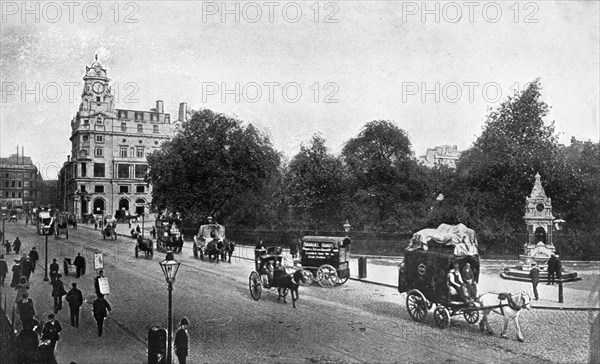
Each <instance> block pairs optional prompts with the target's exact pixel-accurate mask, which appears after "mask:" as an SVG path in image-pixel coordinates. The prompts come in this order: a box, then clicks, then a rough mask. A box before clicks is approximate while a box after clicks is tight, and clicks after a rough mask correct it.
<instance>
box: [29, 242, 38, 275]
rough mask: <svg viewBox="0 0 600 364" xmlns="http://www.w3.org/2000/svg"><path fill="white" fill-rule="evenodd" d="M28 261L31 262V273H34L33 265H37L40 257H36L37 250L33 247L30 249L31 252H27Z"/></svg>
mask: <svg viewBox="0 0 600 364" xmlns="http://www.w3.org/2000/svg"><path fill="white" fill-rule="evenodd" d="M29 260H31V265H32V266H33V267H32V268H33V270H32V272H35V265H36V264H37V261H38V260H40V256H39V255H38V252H37V250H35V246H34V247H33V248H31V251H30V252H29Z"/></svg>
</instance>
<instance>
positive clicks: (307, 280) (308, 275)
mask: <svg viewBox="0 0 600 364" xmlns="http://www.w3.org/2000/svg"><path fill="white" fill-rule="evenodd" d="M302 275H303V276H304V280H305V283H301V284H304V285H307V286H310V285H311V284H313V282H314V281H315V277H314V276H313V274H312V272H311V271H309V270H303V271H302Z"/></svg>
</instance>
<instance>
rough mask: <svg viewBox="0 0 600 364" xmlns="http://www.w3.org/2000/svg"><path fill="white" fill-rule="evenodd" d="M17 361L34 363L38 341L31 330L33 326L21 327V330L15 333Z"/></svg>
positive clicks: (25, 363)
mask: <svg viewBox="0 0 600 364" xmlns="http://www.w3.org/2000/svg"><path fill="white" fill-rule="evenodd" d="M16 344H17V363H18V364H30V363H35V362H36V361H35V360H36V358H35V353H36V351H37V348H38V345H39V344H40V341H39V339H38V336H37V334H36V333H35V331H33V326H31V327H23V330H21V332H20V333H19V335H17V343H16Z"/></svg>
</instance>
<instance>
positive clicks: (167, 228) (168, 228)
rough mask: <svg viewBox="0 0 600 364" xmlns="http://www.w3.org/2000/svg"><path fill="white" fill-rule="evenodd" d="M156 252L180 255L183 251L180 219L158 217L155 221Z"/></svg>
mask: <svg viewBox="0 0 600 364" xmlns="http://www.w3.org/2000/svg"><path fill="white" fill-rule="evenodd" d="M155 226H156V250H158V251H159V252H167V251H169V250H171V251H172V252H173V253H181V249H183V232H182V231H181V228H182V225H181V219H179V218H176V217H160V218H157V219H156V225H155Z"/></svg>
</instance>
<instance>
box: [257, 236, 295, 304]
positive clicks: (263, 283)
mask: <svg viewBox="0 0 600 364" xmlns="http://www.w3.org/2000/svg"><path fill="white" fill-rule="evenodd" d="M281 251H282V249H281V247H278V246H272V247H268V248H267V249H266V250H260V251H258V252H257V253H256V255H255V258H254V268H255V270H254V271H253V272H252V273H250V278H249V279H248V288H249V289H250V296H252V298H253V299H254V300H255V301H258V300H259V299H260V296H261V293H262V290H263V289H267V290H269V289H271V288H277V289H278V291H279V292H278V293H279V295H280V296H281V297H286V296H287V294H288V289H287V288H281V285H282V284H281V283H282V281H281V278H283V277H284V276H286V275H287V272H286V270H285V267H283V266H282V260H283V256H282V255H281Z"/></svg>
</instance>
